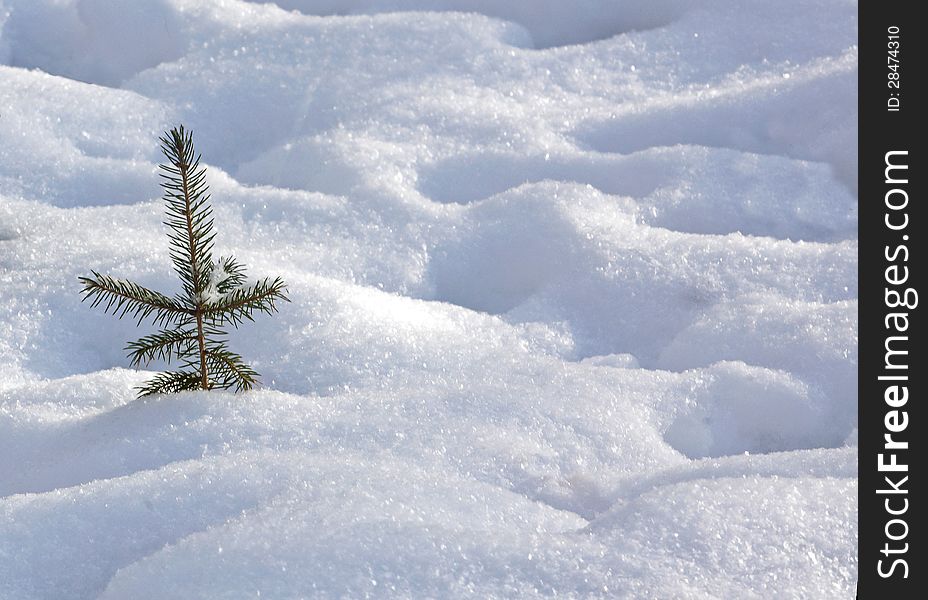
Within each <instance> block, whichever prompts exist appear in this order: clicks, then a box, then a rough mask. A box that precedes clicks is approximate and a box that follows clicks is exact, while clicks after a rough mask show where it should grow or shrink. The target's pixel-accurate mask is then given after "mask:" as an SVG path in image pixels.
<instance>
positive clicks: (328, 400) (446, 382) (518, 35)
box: [0, 0, 858, 600]
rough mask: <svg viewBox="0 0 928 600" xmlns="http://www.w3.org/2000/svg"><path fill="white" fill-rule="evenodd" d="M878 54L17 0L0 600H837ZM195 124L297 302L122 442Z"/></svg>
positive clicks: (827, 5)
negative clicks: (256, 383) (176, 183)
mask: <svg viewBox="0 0 928 600" xmlns="http://www.w3.org/2000/svg"><path fill="white" fill-rule="evenodd" d="M856 19H857V16H856V3H854V2H848V1H845V0H815V1H814V2H809V1H803V2H799V1H798V0H791V1H788V2H779V3H770V2H766V1H763V2H762V1H760V0H748V1H735V0H701V1H700V2H682V1H678V0H659V1H650V2H646V1H644V0H631V1H628V2H621V3H617V2H607V1H605V0H582V1H580V2H574V3H563V2H560V3H559V2H553V1H548V0H543V1H537V2H528V1H522V0H519V1H512V2H492V1H490V0H277V1H276V2H245V1H242V0H139V1H138V2H117V1H115V0H0V142H2V143H0V284H2V285H0V456H2V457H3V458H2V460H0V514H2V515H3V518H0V598H4V599H5V598H16V599H17V600H33V599H35V600H38V599H57V598H75V599H78V600H80V599H93V598H105V599H111V598H165V597H171V598H173V597H176V598H219V597H257V596H259V595H260V597H271V598H299V597H409V596H414V597H448V598H457V597H475V598H502V597H528V598H531V597H604V598H608V597H642V598H647V597H654V598H693V599H697V598H718V597H722V598H729V597H732V598H735V597H737V598H762V597H763V598H765V597H774V596H776V597H796V598H800V597H816V598H819V597H828V598H845V597H849V596H850V594H851V591H852V588H853V585H854V581H855V579H856V573H857V563H856V545H857V539H856V537H857V536H856V527H857V515H856V495H857V463H856V443H857V419H856V414H857V384H856V371H857V331H856V329H857V321H856V319H857V317H856V310H857V296H858V290H857V224H858V223H857V218H858V217H857V210H856V198H855V195H856V177H857V170H856V169H857V167H856V161H857V156H856V134H857V130H856V119H857V93H856V92H857V90H856V78H857V65H856V62H857V47H856V43H857V41H856V38H857V22H856ZM810 106H815V107H817V109H816V110H810V108H809V107H810ZM178 123H184V124H185V125H186V126H187V127H189V128H191V129H192V130H194V131H195V132H196V141H197V143H198V149H199V150H200V151H202V153H203V156H204V161H205V163H206V164H207V165H208V181H209V183H210V185H211V190H212V194H213V203H214V210H215V219H216V226H217V231H218V234H219V235H218V238H217V240H216V243H217V247H216V255H217V256H219V255H230V254H233V255H235V256H236V257H237V258H238V259H240V260H241V261H242V262H243V263H244V264H247V265H249V272H248V273H249V274H269V275H280V276H282V277H283V279H284V280H285V281H286V282H287V284H288V287H289V296H290V297H291V298H292V300H293V301H292V303H289V304H287V305H286V306H283V307H282V310H281V313H280V314H279V315H277V316H275V317H274V318H259V319H258V321H257V322H256V323H254V324H247V325H246V326H244V327H242V329H240V330H237V331H234V332H232V333H231V335H230V340H229V343H230V346H231V347H232V348H233V349H236V350H238V351H240V352H241V353H242V354H243V355H244V357H245V359H246V361H247V362H249V364H252V365H253V366H254V367H255V368H256V369H257V370H258V371H259V372H261V373H262V381H263V384H264V385H263V387H262V388H261V389H258V390H255V391H253V392H250V393H247V394H241V395H232V394H227V393H186V394H180V395H173V396H164V397H156V398H148V399H145V400H136V399H135V398H134V394H135V392H134V391H133V387H134V386H137V385H139V384H141V383H143V382H144V381H145V380H146V379H147V378H148V377H150V376H151V374H152V373H153V372H154V371H157V370H159V369H161V368H162V367H163V365H160V364H153V365H150V366H149V367H148V368H147V369H142V370H130V369H126V368H125V367H126V365H127V361H126V359H125V356H124V350H123V349H122V346H123V345H124V344H125V342H126V341H127V340H130V339H134V338H136V337H137V336H138V335H139V333H140V332H139V329H137V328H136V327H135V325H134V324H133V323H130V322H123V321H118V320H115V319H112V318H111V317H109V316H107V315H103V314H102V313H100V312H99V311H95V310H92V309H91V308H90V307H89V306H87V305H85V304H81V303H80V300H79V294H78V291H79V284H78V283H77V279H76V278H77V277H78V276H80V275H85V274H87V273H88V272H89V271H90V270H91V269H94V270H97V271H100V272H104V273H109V274H112V275H116V276H121V277H126V278H129V279H132V280H134V281H137V282H139V283H141V284H143V285H145V286H148V287H151V288H154V289H158V290H162V291H164V292H166V293H169V294H170V293H174V292H175V291H176V290H177V289H178V284H177V282H176V277H175V275H174V273H173V272H172V270H171V266H170V261H169V256H168V246H167V242H166V239H165V236H164V229H163V226H162V221H163V208H162V205H161V202H160V200H159V196H160V190H159V188H158V181H157V176H156V173H157V163H158V162H159V160H160V157H159V154H158V148H157V136H158V135H159V133H160V132H161V131H163V130H165V129H166V128H169V127H171V126H173V125H175V124H178ZM143 329H144V328H143ZM146 332H147V330H146Z"/></svg>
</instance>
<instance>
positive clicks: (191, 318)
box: [79, 125, 289, 397]
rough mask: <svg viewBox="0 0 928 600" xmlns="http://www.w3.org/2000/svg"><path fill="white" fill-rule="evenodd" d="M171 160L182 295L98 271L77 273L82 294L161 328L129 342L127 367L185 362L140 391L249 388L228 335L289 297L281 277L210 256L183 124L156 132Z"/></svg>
mask: <svg viewBox="0 0 928 600" xmlns="http://www.w3.org/2000/svg"><path fill="white" fill-rule="evenodd" d="M160 141H161V152H162V153H163V154H164V155H165V157H167V161H168V164H162V165H159V167H160V169H161V171H162V172H161V173H160V176H161V178H162V181H161V187H162V188H164V201H165V203H166V205H167V208H166V212H167V220H166V221H165V222H164V224H165V225H167V227H168V230H169V231H168V237H169V238H170V255H171V261H172V262H173V263H174V271H175V272H176V273H177V275H178V277H180V280H181V285H182V288H183V291H182V293H178V294H176V295H174V296H167V295H165V294H162V293H160V292H156V291H153V290H150V289H148V288H145V287H142V286H141V285H138V284H136V283H132V282H131V281H127V280H125V279H117V278H115V277H110V276H109V275H101V274H100V273H97V272H96V271H91V273H92V274H93V277H80V278H79V279H80V281H81V283H82V284H83V286H84V287H83V290H82V293H83V295H84V297H83V300H88V299H90V300H91V301H92V303H91V305H92V306H102V307H103V310H104V311H105V312H108V313H112V314H114V315H116V316H117V317H118V318H120V319H121V318H123V317H124V316H126V315H127V314H128V315H131V316H132V318H133V319H137V320H138V325H141V324H142V322H144V321H146V320H150V321H151V322H152V323H153V324H154V325H156V326H158V327H161V328H162V329H161V330H160V331H158V332H157V333H154V334H151V335H146V336H144V337H142V338H140V339H138V340H136V341H134V342H131V343H129V345H128V346H127V347H126V350H127V351H128V358H129V360H130V363H131V365H132V366H134V367H135V366H139V365H147V364H148V363H150V362H151V361H153V360H156V359H158V360H163V361H165V362H167V363H171V362H172V361H177V362H179V363H181V365H182V368H181V370H179V371H175V372H165V373H161V374H159V375H157V376H155V378H154V379H152V380H151V381H149V382H148V383H146V384H145V385H143V386H142V387H140V388H137V389H138V390H139V397H142V396H148V395H151V394H160V393H173V392H180V391H184V390H196V389H203V390H212V389H230V388H234V389H235V391H242V390H248V389H251V388H252V387H253V386H254V385H255V383H256V382H257V378H258V373H256V372H255V371H254V369H252V368H251V367H249V366H248V365H247V364H245V362H244V361H243V359H242V357H241V356H239V355H238V354H235V353H234V352H232V351H230V350H229V348H228V346H227V343H226V340H225V336H226V335H227V333H226V329H227V328H228V326H229V325H231V326H233V327H236V328H237V327H238V326H239V325H241V324H242V322H243V321H245V320H246V319H247V320H249V321H253V320H254V318H253V317H254V314H255V312H264V313H267V314H272V313H274V312H276V311H277V305H276V302H277V301H279V300H280V301H289V300H288V298H287V296H286V295H285V292H286V288H285V286H284V282H283V280H281V279H280V277H275V278H274V279H273V280H271V279H269V278H264V279H261V280H258V281H257V282H254V283H246V280H245V269H244V267H243V266H242V265H241V264H240V263H238V262H237V261H236V260H235V259H234V258H231V257H230V258H220V259H219V260H218V261H216V262H214V261H213V240H214V239H215V237H216V234H215V233H214V232H213V216H212V213H213V211H212V208H211V206H210V204H209V200H210V195H209V188H208V186H207V184H206V167H204V166H201V165H200V155H199V154H197V153H196V152H195V150H194V148H193V135H192V133H191V132H190V131H185V130H184V127H183V125H181V126H180V127H176V128H174V129H172V130H171V131H169V132H165V135H164V137H162V138H160Z"/></svg>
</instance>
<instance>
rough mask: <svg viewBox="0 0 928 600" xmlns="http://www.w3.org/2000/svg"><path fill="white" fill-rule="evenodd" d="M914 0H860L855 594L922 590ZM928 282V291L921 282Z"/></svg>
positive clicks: (926, 572)
mask: <svg viewBox="0 0 928 600" xmlns="http://www.w3.org/2000/svg"><path fill="white" fill-rule="evenodd" d="M918 6H919V4H918V3H914V2H908V3H906V2H875V1H873V0H861V3H860V5H859V15H860V20H859V23H860V25H859V27H860V30H859V42H860V43H859V52H860V54H859V79H858V89H859V107H860V113H859V135H860V137H859V150H860V153H859V173H858V183H859V217H860V225H859V233H860V246H859V259H860V263H859V264H860V268H859V284H860V288H859V289H860V296H859V297H860V301H859V302H860V303H859V325H858V331H859V359H860V372H859V377H860V386H859V389H860V396H859V413H858V414H859V428H858V448H859V457H860V464H859V468H860V476H859V481H860V488H859V508H860V513H859V538H858V543H859V546H858V556H859V564H858V567H859V585H858V594H859V596H858V597H859V598H865V599H869V598H879V599H903V598H923V597H925V594H926V593H928V591H926V590H928V563H926V562H925V560H924V558H925V548H924V546H925V545H926V544H928V535H926V532H925V527H924V522H925V519H924V514H925V512H926V511H928V506H925V504H926V502H928V500H926V496H925V494H923V493H922V494H920V493H917V492H916V491H915V487H916V486H917V487H919V489H925V483H926V481H925V475H924V473H925V472H926V469H925V466H924V465H925V463H926V459H925V458H921V459H919V458H918V456H921V457H924V456H925V454H926V452H925V450H926V445H928V428H926V427H925V420H926V419H928V411H926V410H925V409H923V408H922V404H923V403H924V402H925V401H926V400H928V398H926V392H928V384H926V382H928V361H926V360H925V353H924V351H918V350H916V348H919V347H920V348H924V347H925V346H926V342H928V339H925V325H924V321H925V317H924V315H923V313H924V312H925V311H924V310H923V309H922V307H921V306H920V302H921V301H923V300H924V301H926V302H928V296H925V297H924V298H920V297H919V292H921V291H925V289H924V285H923V284H924V282H925V279H926V276H925V273H926V271H928V261H926V258H925V253H924V242H923V240H922V237H924V236H925V235H926V234H928V227H926V224H925V219H926V215H925V210H924V209H923V207H922V205H923V204H924V202H925V198H924V179H925V178H928V171H926V160H925V155H926V153H925V152H924V149H923V148H924V146H925V142H924V140H923V139H922V138H923V137H924V136H925V135H928V133H926V129H928V128H924V127H919V125H920V121H921V119H920V118H919V117H920V116H921V115H920V113H921V112H922V111H923V110H925V109H926V108H928V106H926V103H925V93H924V91H923V90H924V85H923V83H924V82H921V81H919V79H920V76H921V75H922V74H923V73H924V72H925V67H926V62H925V57H924V52H923V49H924V42H923V40H924V39H925V37H926V35H928V31H926V29H928V24H926V23H925V22H924V21H922V20H921V19H919V18H918V17H917V16H916V14H915V13H916V8H917V7H918ZM926 294H928V292H926Z"/></svg>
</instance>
